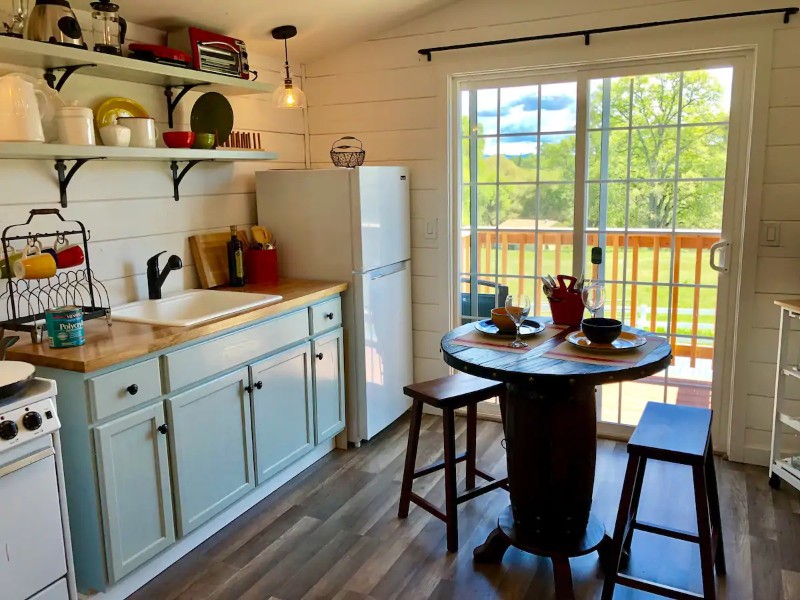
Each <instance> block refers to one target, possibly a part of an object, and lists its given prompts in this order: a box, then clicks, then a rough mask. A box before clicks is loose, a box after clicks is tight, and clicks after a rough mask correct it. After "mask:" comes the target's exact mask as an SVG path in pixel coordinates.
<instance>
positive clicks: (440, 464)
mask: <svg viewBox="0 0 800 600" xmlns="http://www.w3.org/2000/svg"><path fill="white" fill-rule="evenodd" d="M465 460H467V453H466V452H462V453H461V454H458V455H456V464H458V463H460V462H464V461H465ZM442 469H444V460H437V461H436V462H435V463H431V464H429V465H428V466H427V467H422V468H421V469H417V470H416V471H414V479H418V478H419V477H425V475H430V474H431V473H435V472H436V471H441V470H442ZM476 472H477V471H476ZM484 479H485V477H484Z"/></svg>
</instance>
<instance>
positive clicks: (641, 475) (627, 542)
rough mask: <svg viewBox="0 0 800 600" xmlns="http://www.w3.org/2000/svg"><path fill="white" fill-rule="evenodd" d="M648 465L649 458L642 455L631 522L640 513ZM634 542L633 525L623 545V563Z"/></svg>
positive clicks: (632, 501) (625, 561) (634, 486)
mask: <svg viewBox="0 0 800 600" xmlns="http://www.w3.org/2000/svg"><path fill="white" fill-rule="evenodd" d="M646 467H647V459H646V458H644V457H642V458H640V459H639V468H638V469H636V481H635V482H634V484H633V497H632V499H631V516H630V519H631V522H633V521H635V520H636V516H637V515H638V514H639V500H641V498H642V484H643V483H644V472H645V468H646ZM632 542H633V527H630V528H629V529H628V535H626V536H625V543H624V544H623V545H622V553H623V556H622V561H623V565H624V564H625V563H627V561H628V559H629V558H630V552H631V543H632Z"/></svg>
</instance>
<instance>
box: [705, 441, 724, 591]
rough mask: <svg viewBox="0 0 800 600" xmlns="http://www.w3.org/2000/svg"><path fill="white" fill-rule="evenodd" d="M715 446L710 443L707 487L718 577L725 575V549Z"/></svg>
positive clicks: (707, 460)
mask: <svg viewBox="0 0 800 600" xmlns="http://www.w3.org/2000/svg"><path fill="white" fill-rule="evenodd" d="M712 449H713V446H712V445H711V441H709V449H708V457H707V458H706V485H708V504H709V507H708V508H709V510H710V512H711V527H712V529H713V530H714V531H715V533H716V534H717V552H716V555H715V556H714V563H715V565H716V567H717V574H718V575H725V573H726V567H725V548H724V545H723V543H722V516H721V514H720V508H719V490H718V489H717V470H716V468H715V466H714V453H713V451H712Z"/></svg>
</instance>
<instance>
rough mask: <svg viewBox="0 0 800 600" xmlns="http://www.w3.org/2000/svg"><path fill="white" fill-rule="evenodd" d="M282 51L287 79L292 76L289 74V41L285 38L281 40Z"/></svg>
mask: <svg viewBox="0 0 800 600" xmlns="http://www.w3.org/2000/svg"><path fill="white" fill-rule="evenodd" d="M283 53H284V57H285V59H284V60H285V68H286V80H287V81H288V80H289V79H291V78H292V76H291V75H290V74H289V43H288V42H287V40H283Z"/></svg>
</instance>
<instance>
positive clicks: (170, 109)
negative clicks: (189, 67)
mask: <svg viewBox="0 0 800 600" xmlns="http://www.w3.org/2000/svg"><path fill="white" fill-rule="evenodd" d="M203 85H209V84H207V83H191V84H187V85H181V86H167V87H166V88H164V95H165V96H166V97H167V117H168V122H169V128H170V129H172V128H173V127H174V126H175V123H174V116H175V109H176V108H178V104H180V102H181V100H183V97H184V96H185V95H186V94H188V93H189V92H191V91H192V90H193V89H194V88H196V87H200V86H203ZM173 87H180V88H181V91H180V92H178V95H177V96H175V95H174V93H173V91H172V88H173ZM173 97H174V98H173Z"/></svg>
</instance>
